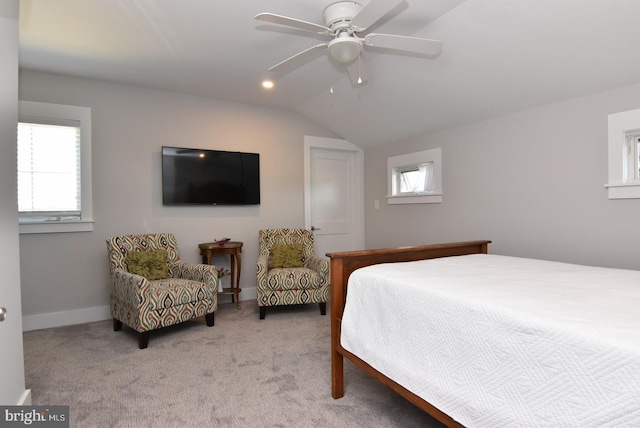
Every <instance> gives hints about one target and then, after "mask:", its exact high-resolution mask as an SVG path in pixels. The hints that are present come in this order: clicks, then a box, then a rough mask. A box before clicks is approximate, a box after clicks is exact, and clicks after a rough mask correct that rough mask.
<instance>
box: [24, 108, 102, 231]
mask: <svg viewBox="0 0 640 428" xmlns="http://www.w3.org/2000/svg"><path fill="white" fill-rule="evenodd" d="M18 121H19V122H18V159H17V166H18V210H19V219H20V233H50V232H81V231H90V230H93V220H92V207H91V110H90V109H89V108H86V107H75V106H64V105H58V104H45V103H35V102H27V101H20V108H19V119H18Z"/></svg>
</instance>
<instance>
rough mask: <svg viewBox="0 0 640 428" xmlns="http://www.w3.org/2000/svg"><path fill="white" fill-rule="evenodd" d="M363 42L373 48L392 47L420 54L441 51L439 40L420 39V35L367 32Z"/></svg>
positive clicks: (431, 54) (430, 54)
mask: <svg viewBox="0 0 640 428" xmlns="http://www.w3.org/2000/svg"><path fill="white" fill-rule="evenodd" d="M363 41H364V44H365V45H367V46H371V47H374V48H385V49H393V50H396V51H403V52H411V53H417V54H422V55H429V56H435V55H438V54H439V53H440V52H441V51H442V42H441V41H440V40H431V39H422V38H420V37H408V36H396V35H393V34H376V33H372V34H368V35H366V36H365V37H364V39H363Z"/></svg>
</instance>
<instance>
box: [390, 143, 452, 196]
mask: <svg viewBox="0 0 640 428" xmlns="http://www.w3.org/2000/svg"><path fill="white" fill-rule="evenodd" d="M441 157H442V155H441V150H440V149H439V148H437V149H431V150H425V151H422V152H417V153H409V154H406V155H401V156H394V157H390V158H389V159H388V160H387V168H388V175H389V186H388V192H389V193H388V196H387V203H389V204H429V203H439V202H442V172H441V171H442V168H441Z"/></svg>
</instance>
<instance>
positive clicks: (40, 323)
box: [22, 306, 111, 331]
mask: <svg viewBox="0 0 640 428" xmlns="http://www.w3.org/2000/svg"><path fill="white" fill-rule="evenodd" d="M110 318H111V312H110V311H109V306H97V307H94V308H84V309H76V310H73V311H64V312H51V313H48V314H39V315H25V316H23V317H22V331H31V330H40V329H43V328H52V327H60V326H63V325H72V324H82V323H85V322H93V321H103V320H108V319H110Z"/></svg>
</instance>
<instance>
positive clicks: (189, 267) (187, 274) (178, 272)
mask: <svg viewBox="0 0 640 428" xmlns="http://www.w3.org/2000/svg"><path fill="white" fill-rule="evenodd" d="M171 271H172V272H173V277H174V278H182V279H189V280H191V281H200V282H204V283H205V284H210V285H212V286H213V287H214V289H215V290H217V289H218V270H217V269H216V267H215V266H213V265H204V264H200V263H188V262H184V261H182V260H178V261H176V262H175V263H174V264H173V266H172V267H171Z"/></svg>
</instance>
